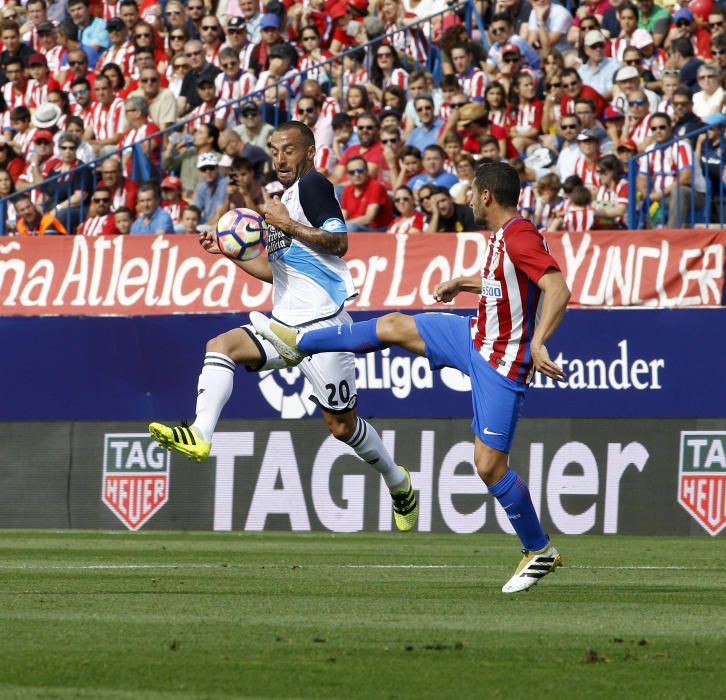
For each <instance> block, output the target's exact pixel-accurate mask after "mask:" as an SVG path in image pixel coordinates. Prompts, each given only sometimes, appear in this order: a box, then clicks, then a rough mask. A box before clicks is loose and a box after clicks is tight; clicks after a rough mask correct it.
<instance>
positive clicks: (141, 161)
mask: <svg viewBox="0 0 726 700" xmlns="http://www.w3.org/2000/svg"><path fill="white" fill-rule="evenodd" d="M453 14H457V15H461V16H463V20H464V26H465V27H466V29H467V33H468V34H469V35H471V32H472V29H473V25H474V24H475V25H476V27H477V28H478V29H479V31H480V33H481V35H482V37H483V40H484V41H486V33H485V31H484V24H483V21H482V18H481V16H480V15H479V13H478V11H477V9H476V6H475V2H474V0H463V1H462V2H457V3H454V4H452V5H450V6H449V7H447V8H446V9H445V10H441V11H439V12H436V13H434V14H432V15H430V16H428V17H426V18H424V19H422V20H417V21H415V22H411V23H410V24H406V25H405V26H403V27H400V28H398V29H395V30H390V31H387V32H385V33H384V34H382V35H381V36H379V37H376V38H375V39H373V40H372V41H369V42H368V43H366V44H362V45H360V46H356V47H355V48H352V49H348V50H347V51H344V52H341V53H339V54H338V55H337V56H334V57H333V58H329V59H327V60H325V61H321V62H320V63H318V64H316V65H315V66H312V67H310V68H308V69H306V70H304V71H298V72H296V73H293V74H292V75H289V76H287V77H285V78H283V79H282V80H279V81H278V82H276V83H274V84H273V85H270V86H268V87H266V88H264V89H263V90H258V91H255V92H251V93H249V94H247V95H245V96H244V97H241V98H238V99H236V100H229V101H227V102H225V103H224V104H223V105H220V106H215V107H213V108H212V109H210V110H207V111H206V112H203V113H201V114H197V115H195V116H194V117H187V118H185V119H183V120H182V121H180V122H178V123H177V124H175V125H174V126H171V127H168V128H166V129H164V130H162V131H159V132H157V133H155V134H153V135H151V136H146V137H145V138H143V139H141V140H139V141H137V142H136V143H134V144H132V145H130V146H124V147H122V148H118V149H116V150H115V151H112V152H110V153H107V154H105V155H103V156H100V157H98V158H96V159H95V160H93V161H90V162H88V163H83V164H81V165H79V166H76V167H75V168H73V169H71V170H68V171H66V172H64V173H61V174H58V175H54V176H53V177H50V178H48V179H47V180H44V181H43V182H42V183H39V184H37V185H32V186H30V187H27V188H25V189H23V190H20V191H18V192H15V193H13V194H11V195H9V196H7V197H4V198H2V199H0V236H2V235H5V232H6V224H7V220H8V217H7V211H8V209H7V207H8V204H10V203H12V201H13V200H14V199H15V198H16V197H18V196H20V195H21V194H23V195H30V194H31V193H32V192H34V191H40V192H41V195H42V198H43V200H44V202H45V195H44V193H45V192H50V191H54V192H55V196H54V201H58V197H57V192H58V189H56V190H54V189H53V188H62V187H64V186H65V187H66V188H67V189H66V194H67V197H66V199H65V200H61V201H69V200H70V198H71V194H72V191H71V186H72V182H71V176H73V175H74V174H78V175H79V176H80V175H81V174H82V171H84V170H88V172H89V173H90V177H91V181H92V183H93V185H92V189H93V188H95V187H96V185H97V183H98V175H97V172H96V170H97V168H98V167H99V166H100V164H101V163H102V162H103V161H104V160H106V159H107V158H109V157H111V156H117V157H119V158H121V159H122V154H123V153H124V152H125V151H129V150H131V163H132V167H133V168H134V169H135V170H136V172H135V173H134V175H136V176H137V177H138V180H148V179H152V172H151V170H152V168H151V167H150V164H149V161H148V159H147V157H146V155H145V154H144V153H143V150H142V147H141V144H143V143H145V142H147V141H152V140H158V141H160V142H162V143H165V142H166V140H167V139H168V137H169V135H170V134H171V133H172V132H179V131H182V130H183V129H184V128H185V127H186V126H187V125H188V124H190V123H191V122H193V121H195V120H199V119H204V118H206V117H210V116H211V115H213V114H216V113H217V112H227V111H229V110H234V112H235V114H238V113H239V111H240V110H241V108H242V106H243V105H244V104H245V103H247V102H250V101H252V100H254V99H255V98H257V99H259V100H260V101H261V105H265V106H266V107H267V110H269V112H271V114H272V118H271V120H270V123H272V124H273V125H275V126H276V125H277V124H279V123H280V122H281V121H284V119H283V118H282V117H284V118H287V116H288V115H287V113H286V112H283V111H282V110H280V109H279V106H278V105H279V103H280V100H279V94H280V89H281V88H287V86H289V85H290V84H291V83H292V82H293V81H295V82H297V81H298V80H299V81H300V82H302V81H304V80H305V79H306V76H307V74H308V72H309V71H311V70H315V71H316V72H317V71H320V70H325V71H327V70H328V69H331V70H332V67H333V66H334V65H335V64H338V63H339V64H340V66H341V70H342V66H343V59H344V58H345V57H347V56H352V55H354V54H357V53H359V52H361V51H365V53H366V57H367V60H368V61H369V62H370V60H371V58H372V55H373V53H374V52H373V51H369V49H372V48H374V47H376V46H377V45H378V44H380V43H384V42H390V41H391V40H392V38H393V37H397V36H398V35H402V36H403V37H406V36H407V35H410V34H412V33H413V35H414V36H419V37H423V38H425V39H426V46H427V56H426V64H425V65H424V64H422V63H416V62H413V61H409V65H411V67H412V68H424V67H425V68H426V69H427V70H428V71H429V72H431V73H432V75H433V76H434V80H435V84H436V85H437V86H438V85H439V82H440V78H441V60H440V52H439V49H438V47H437V46H436V45H435V44H434V43H433V41H432V40H431V37H432V34H433V24H434V20H436V19H439V18H440V19H441V20H443V17H444V16H445V15H453ZM368 67H370V65H368ZM354 84H355V83H350V84H348V85H345V86H343V87H344V89H343V90H341V93H340V97H339V101H340V102H341V103H342V104H344V102H345V97H346V92H345V89H347V88H350V87H351V86H352V85H354ZM271 90H272V91H274V92H273V97H274V99H273V100H272V101H267V99H266V98H265V95H268V96H269V95H270V91H271ZM268 120H269V118H268ZM137 177H133V176H132V178H131V179H133V180H137ZM68 209H69V212H68V214H66V215H65V216H64V217H63V218H61V217H58V218H59V220H60V221H61V223H63V224H64V225H65V226H66V229H67V230H68V231H72V230H73V229H74V228H76V226H77V225H76V226H71V225H68V224H71V223H72V222H73V219H75V218H78V220H79V221H83V220H84V218H85V216H84V213H85V209H86V202H85V201H81V204H80V206H79V207H77V208H74V209H76V211H73V212H71V211H70V209H71V208H70V207H69V208H68ZM44 211H45V209H44ZM64 219H65V220H64Z"/></svg>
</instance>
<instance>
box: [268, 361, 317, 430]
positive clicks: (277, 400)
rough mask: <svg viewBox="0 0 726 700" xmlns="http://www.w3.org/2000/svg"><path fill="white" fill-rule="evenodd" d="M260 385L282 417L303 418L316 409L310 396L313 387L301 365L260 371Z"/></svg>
mask: <svg viewBox="0 0 726 700" xmlns="http://www.w3.org/2000/svg"><path fill="white" fill-rule="evenodd" d="M301 384H302V386H301V387H300V385H301ZM259 386H260V391H261V392H262V396H264V398H265V401H267V403H269V404H270V406H272V408H274V409H275V410H276V411H279V412H280V418H303V417H304V416H310V415H312V414H313V412H314V411H315V408H316V406H315V404H314V403H313V402H312V401H311V400H310V399H309V398H308V396H310V394H312V391H313V387H312V385H311V384H310V382H309V381H308V380H307V378H306V377H305V376H304V375H303V373H302V372H301V371H300V368H299V367H287V368H285V369H271V370H267V371H265V372H260V384H259ZM298 387H300V388H299V390H298Z"/></svg>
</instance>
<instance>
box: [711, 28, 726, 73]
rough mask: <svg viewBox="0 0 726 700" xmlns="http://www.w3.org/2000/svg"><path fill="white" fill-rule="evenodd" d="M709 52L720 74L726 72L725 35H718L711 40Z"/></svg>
mask: <svg viewBox="0 0 726 700" xmlns="http://www.w3.org/2000/svg"><path fill="white" fill-rule="evenodd" d="M711 51H712V53H713V57H714V59H715V61H714V62H715V64H716V65H717V66H718V67H719V69H720V70H721V73H723V72H724V71H726V34H719V35H718V36H714V37H713V39H712V40H711Z"/></svg>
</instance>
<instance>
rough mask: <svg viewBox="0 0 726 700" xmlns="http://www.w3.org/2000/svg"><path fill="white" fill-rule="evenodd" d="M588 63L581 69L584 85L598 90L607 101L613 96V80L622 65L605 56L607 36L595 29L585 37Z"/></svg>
mask: <svg viewBox="0 0 726 700" xmlns="http://www.w3.org/2000/svg"><path fill="white" fill-rule="evenodd" d="M585 54H586V55H587V58H588V60H587V63H585V64H584V65H583V66H581V67H580V70H579V73H580V77H581V78H582V81H583V83H585V84H586V85H589V86H590V87H592V88H593V89H594V90H596V91H597V92H598V93H600V95H602V97H603V98H604V99H606V100H610V99H611V98H612V96H613V78H614V76H615V74H616V73H617V72H618V69H619V68H620V63H618V62H617V61H614V60H613V59H611V58H607V57H606V56H605V35H604V34H603V33H602V32H601V31H599V30H597V29H594V30H592V31H589V32H588V33H587V34H586V35H585Z"/></svg>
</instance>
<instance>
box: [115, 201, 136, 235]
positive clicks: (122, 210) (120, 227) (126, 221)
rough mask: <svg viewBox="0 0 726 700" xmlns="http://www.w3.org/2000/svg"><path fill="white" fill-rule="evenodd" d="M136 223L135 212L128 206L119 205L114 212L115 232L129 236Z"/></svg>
mask: <svg viewBox="0 0 726 700" xmlns="http://www.w3.org/2000/svg"><path fill="white" fill-rule="evenodd" d="M133 223H134V214H133V212H132V211H131V209H129V208H128V207H119V208H118V209H117V210H116V211H115V212H114V213H113V224H114V233H115V234H116V235H117V236H128V235H129V234H130V233H131V226H132V225H133Z"/></svg>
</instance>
